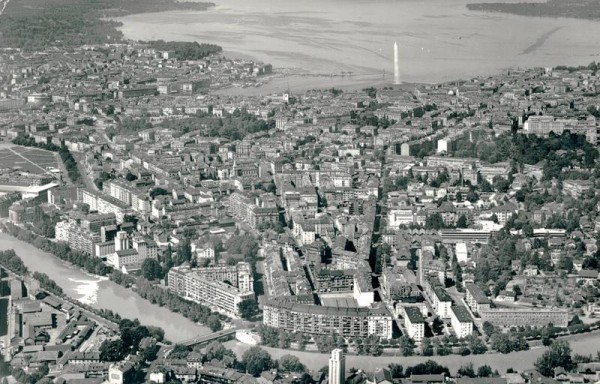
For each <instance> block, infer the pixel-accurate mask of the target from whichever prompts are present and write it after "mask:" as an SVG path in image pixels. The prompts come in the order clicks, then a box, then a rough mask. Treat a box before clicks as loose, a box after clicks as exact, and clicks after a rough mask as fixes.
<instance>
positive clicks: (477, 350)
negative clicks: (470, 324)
mask: <svg viewBox="0 0 600 384" xmlns="http://www.w3.org/2000/svg"><path fill="white" fill-rule="evenodd" d="M467 343H468V346H469V349H470V350H471V353H473V354H474V355H481V354H483V353H486V352H487V347H486V346H485V343H484V342H483V340H481V338H479V337H477V336H475V335H471V336H469V337H468V338H467Z"/></svg>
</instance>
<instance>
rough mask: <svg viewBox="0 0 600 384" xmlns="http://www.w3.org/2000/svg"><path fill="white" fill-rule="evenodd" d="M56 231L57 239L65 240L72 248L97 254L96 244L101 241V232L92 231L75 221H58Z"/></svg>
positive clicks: (88, 253) (93, 254)
mask: <svg viewBox="0 0 600 384" xmlns="http://www.w3.org/2000/svg"><path fill="white" fill-rule="evenodd" d="M54 231H55V238H56V240H58V241H64V242H65V243H67V244H68V245H69V247H70V248H71V249H72V250H74V251H78V252H81V253H84V254H86V255H91V256H96V252H95V248H96V247H95V245H96V244H98V243H100V235H99V234H95V233H92V232H90V231H89V230H88V229H86V228H83V227H81V226H79V225H77V223H76V222H74V221H61V222H58V223H56V226H55V227H54Z"/></svg>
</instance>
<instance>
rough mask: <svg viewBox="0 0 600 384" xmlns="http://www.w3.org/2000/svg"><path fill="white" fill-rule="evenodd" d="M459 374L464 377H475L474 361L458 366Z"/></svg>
mask: <svg viewBox="0 0 600 384" xmlns="http://www.w3.org/2000/svg"><path fill="white" fill-rule="evenodd" d="M457 373H458V375H459V376H463V377H475V369H474V368H473V363H468V364H467V365H463V366H462V367H460V368H458V371H457Z"/></svg>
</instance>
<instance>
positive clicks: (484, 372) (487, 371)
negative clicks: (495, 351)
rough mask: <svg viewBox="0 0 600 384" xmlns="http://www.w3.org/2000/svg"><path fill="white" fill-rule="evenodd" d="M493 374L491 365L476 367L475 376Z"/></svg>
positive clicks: (489, 375)
mask: <svg viewBox="0 0 600 384" xmlns="http://www.w3.org/2000/svg"><path fill="white" fill-rule="evenodd" d="M493 375H494V372H493V371H492V367H490V366H489V365H487V364H486V365H482V366H481V367H479V368H477V377H491V376H493Z"/></svg>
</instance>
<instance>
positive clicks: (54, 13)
mask: <svg viewBox="0 0 600 384" xmlns="http://www.w3.org/2000/svg"><path fill="white" fill-rule="evenodd" d="M212 5H213V4H211V3H196V2H179V1H176V0H53V1H51V2H48V1H41V0H12V1H10V2H8V4H7V5H6V8H5V10H4V13H3V14H2V15H0V47H12V48H22V49H24V50H27V51H34V50H41V49H44V48H47V47H51V46H58V47H75V46H80V45H83V44H105V43H114V42H119V41H121V39H122V38H123V35H122V33H121V32H120V31H119V30H117V27H119V26H120V23H117V22H114V21H110V20H105V19H104V18H106V17H115V16H124V15H130V14H135V13H148V12H162V11H172V10H195V11H201V10H206V9H207V8H208V7H210V6H212Z"/></svg>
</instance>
